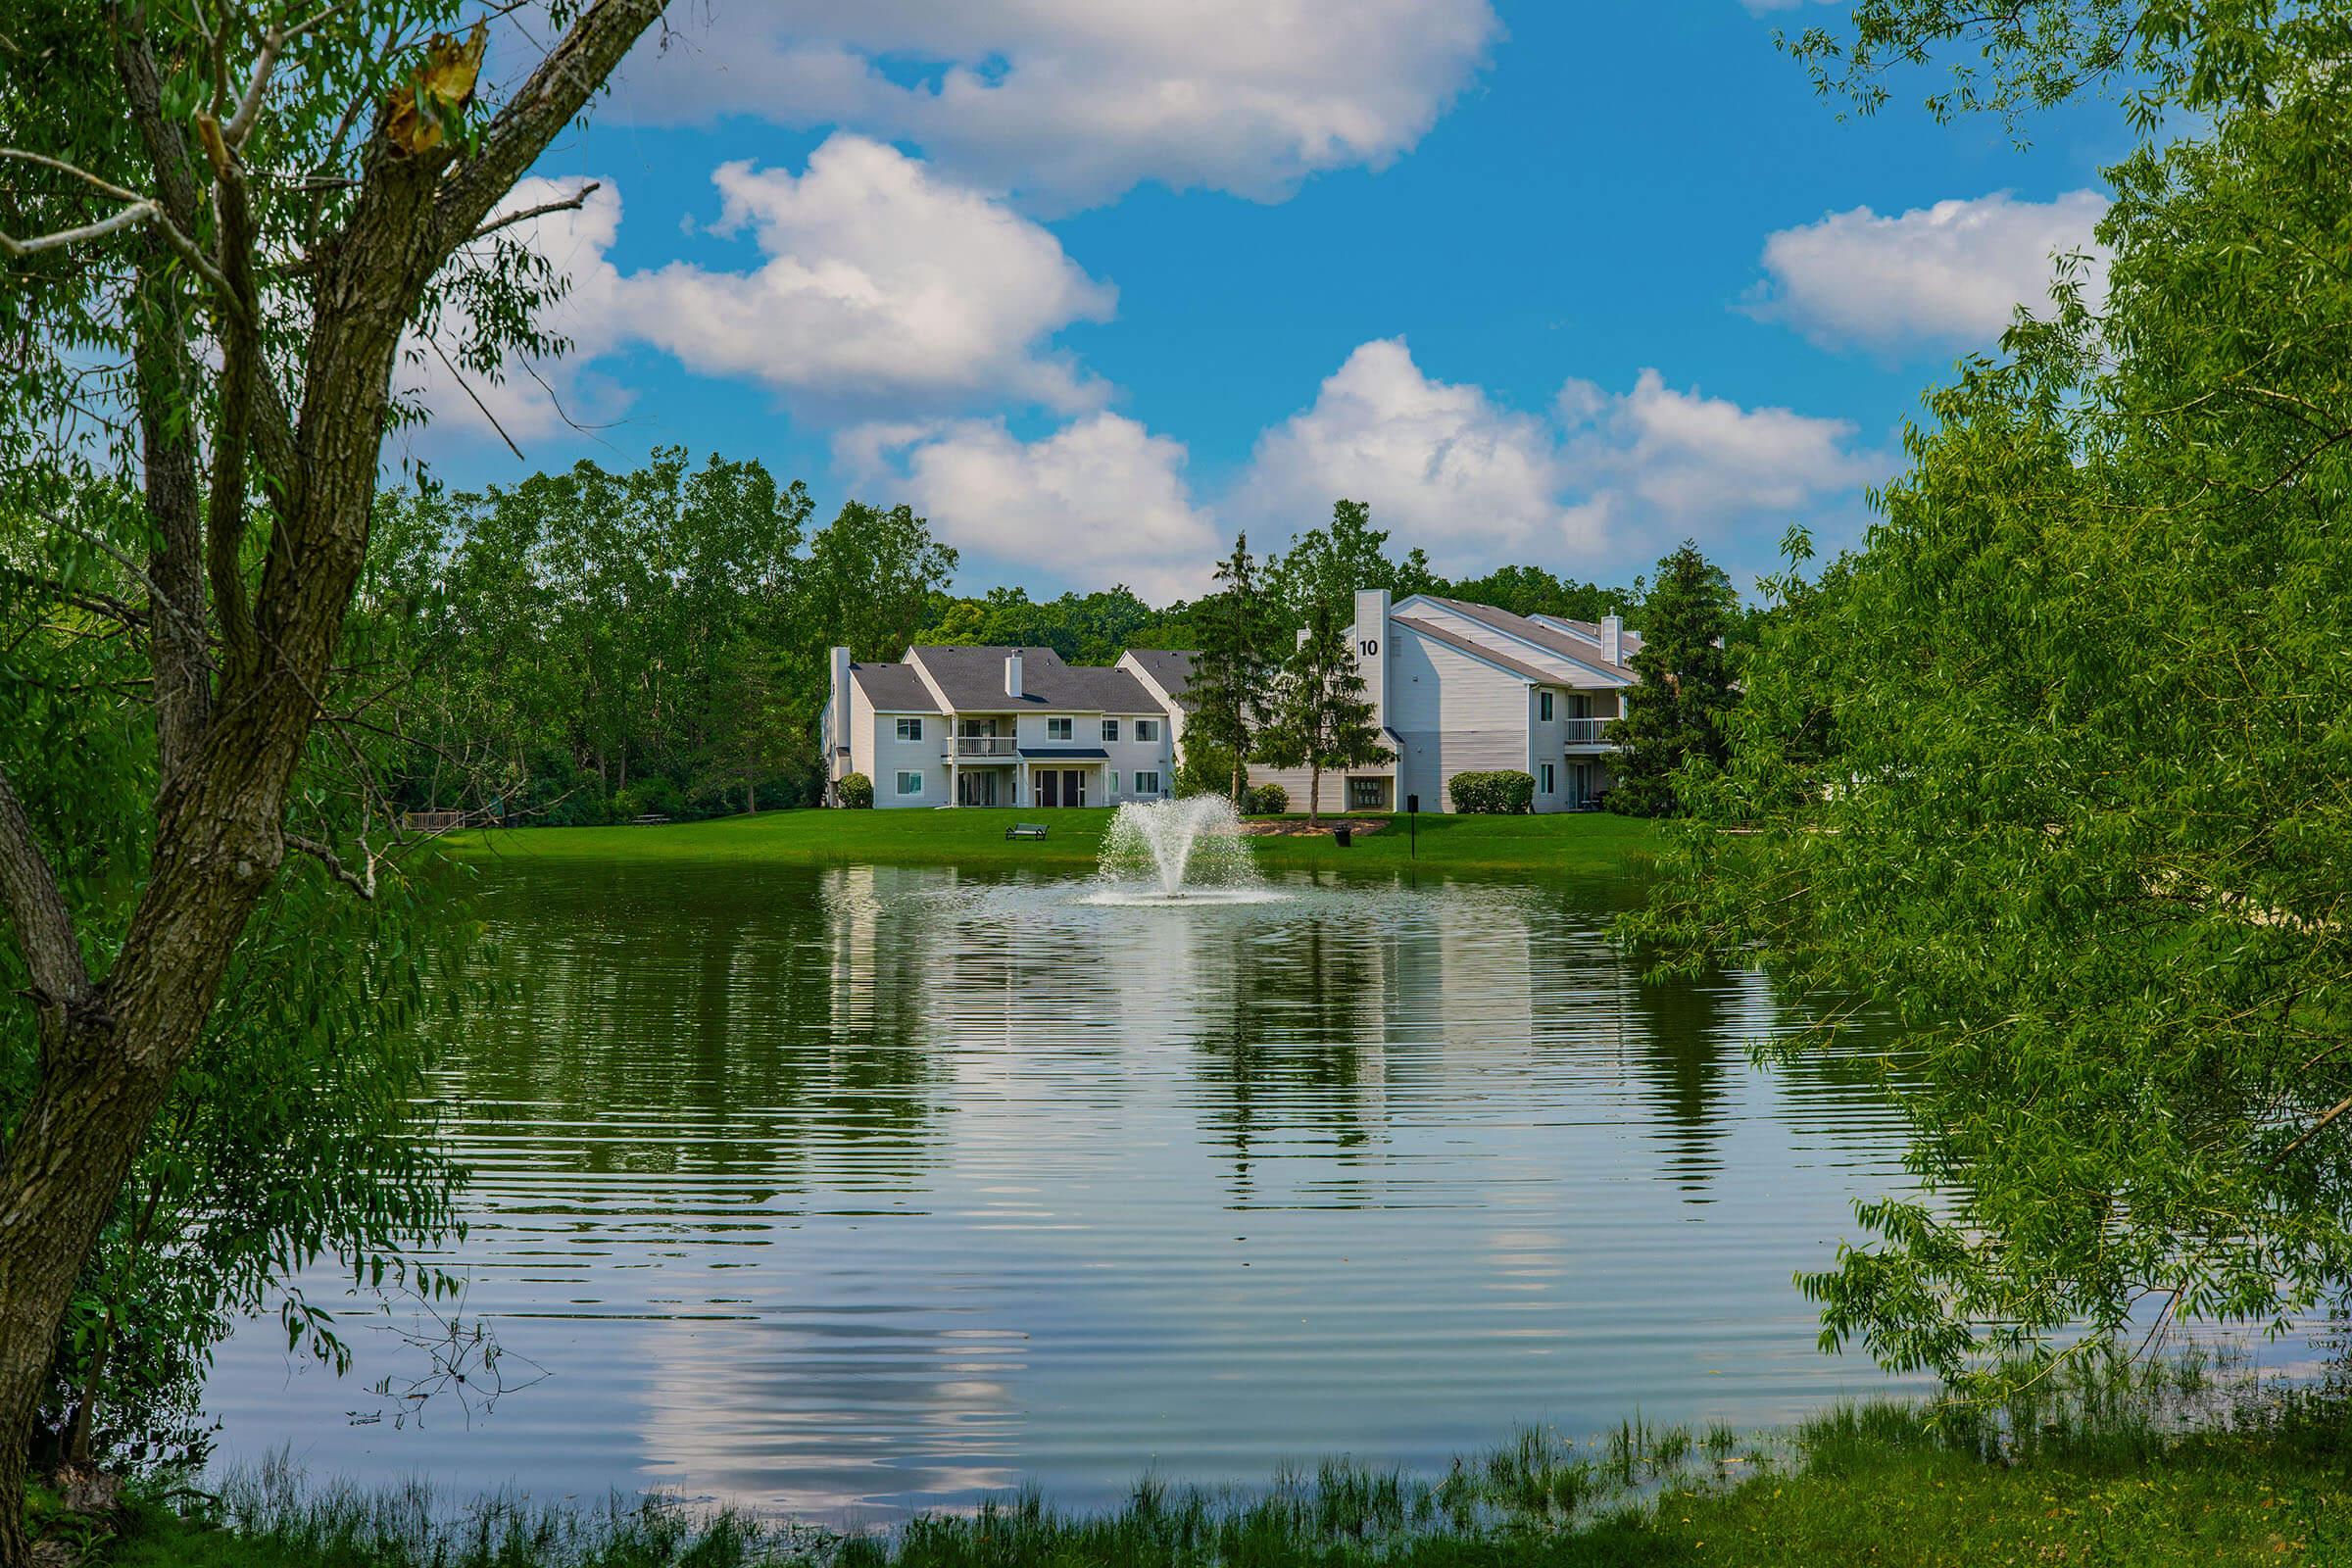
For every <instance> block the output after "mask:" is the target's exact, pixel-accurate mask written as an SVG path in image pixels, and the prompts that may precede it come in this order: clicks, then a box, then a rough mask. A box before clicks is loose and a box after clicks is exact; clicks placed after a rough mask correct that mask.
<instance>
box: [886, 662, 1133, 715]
mask: <svg viewBox="0 0 2352 1568" xmlns="http://www.w3.org/2000/svg"><path fill="white" fill-rule="evenodd" d="M1014 652H1015V650H1013V649H1010V648H962V647H923V648H910V649H908V650H907V659H908V660H909V661H910V662H913V663H919V664H921V665H922V667H923V673H924V674H927V675H929V676H930V677H931V679H932V681H933V682H934V683H936V684H937V685H938V687H939V690H940V692H941V694H942V695H944V696H945V697H946V698H947V700H948V706H949V707H950V708H953V709H955V710H956V711H958V712H968V713H988V712H998V713H1001V712H1005V711H1007V710H1018V709H1024V708H1026V709H1038V710H1043V709H1049V708H1052V709H1060V710H1061V711H1065V712H1081V713H1145V714H1151V713H1157V712H1159V711H1161V710H1160V705H1159V702H1158V700H1157V699H1156V698H1154V697H1153V696H1152V694H1151V693H1150V692H1148V691H1146V690H1145V689H1144V683H1143V682H1142V681H1140V680H1137V679H1136V678H1135V677H1134V676H1133V675H1131V674H1129V673H1128V672H1127V671H1126V670H1123V669H1120V668H1118V667H1117V666H1116V665H1105V664H1065V663H1063V662H1062V659H1061V656H1060V655H1059V654H1057V653H1055V652H1054V650H1053V649H1051V648H1023V649H1020V650H1018V652H1019V654H1020V656H1021V695H1020V696H1019V697H1007V696H1005V659H1006V658H1007V657H1008V656H1009V655H1011V654H1012V653H1014ZM935 706H936V705H935Z"/></svg>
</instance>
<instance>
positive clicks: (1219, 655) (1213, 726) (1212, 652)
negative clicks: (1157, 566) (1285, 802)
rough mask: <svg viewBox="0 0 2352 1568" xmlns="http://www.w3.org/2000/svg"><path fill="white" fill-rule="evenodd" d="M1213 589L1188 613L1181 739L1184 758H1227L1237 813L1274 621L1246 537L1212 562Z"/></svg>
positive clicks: (1267, 673)
mask: <svg viewBox="0 0 2352 1568" xmlns="http://www.w3.org/2000/svg"><path fill="white" fill-rule="evenodd" d="M1217 582H1218V584H1219V587H1218V589H1217V591H1216V592H1215V593H1213V594H1211V595H1209V596H1208V597H1207V598H1205V599H1203V600H1201V603H1200V604H1199V605H1198V606H1197V607H1195V609H1194V612H1193V614H1194V623H1195V624H1196V625H1197V626H1199V628H1200V631H1201V647H1200V650H1199V651H1198V652H1197V653H1196V654H1195V656H1194V659H1193V678H1192V683H1191V685H1190V686H1189V687H1188V688H1187V689H1186V691H1185V693H1184V695H1185V696H1186V697H1187V698H1188V699H1189V700H1190V701H1191V702H1192V704H1193V711H1192V714H1191V715H1190V716H1189V717H1188V718H1187V719H1186V720H1185V725H1184V744H1185V750H1186V753H1187V755H1188V756H1189V755H1191V754H1192V753H1193V752H1194V751H1195V750H1196V749H1200V750H1204V751H1214V752H1217V753H1219V754H1222V755H1224V756H1226V757H1228V758H1230V759H1231V761H1232V779H1231V784H1232V794H1233V809H1235V810H1237V811H1238V810H1240V809H1242V792H1243V790H1244V789H1245V788H1246V787H1247V786H1248V784H1249V782H1250V778H1249V769H1248V764H1249V760H1250V754H1251V752H1252V751H1253V750H1254V749H1255V747H1256V744H1257V735H1258V731H1259V730H1260V729H1261V728H1262V727H1263V726H1264V723H1265V717H1266V709H1267V697H1268V686H1269V685H1270V683H1271V681H1272V678H1273V661H1272V660H1271V658H1270V657H1269V655H1268V648H1269V647H1270V645H1271V643H1272V641H1273V628H1272V622H1271V620H1270V619H1269V618H1268V615H1267V610H1266V602H1265V595H1264V594H1263V592H1262V591H1261V590H1260V588H1259V585H1258V575H1257V564H1256V562H1254V561H1253V560H1251V559H1250V536H1249V535H1248V534H1246V533H1245V534H1237V535H1235V536H1234V541H1233V554H1232V555H1230V556H1228V557H1226V558H1225V559H1224V560H1223V561H1221V562H1219V563H1218V564H1217Z"/></svg>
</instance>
